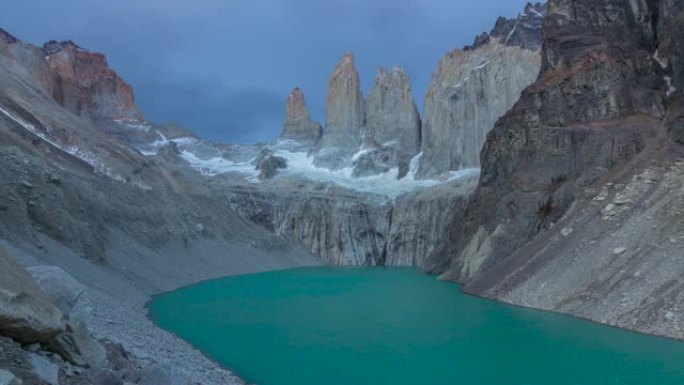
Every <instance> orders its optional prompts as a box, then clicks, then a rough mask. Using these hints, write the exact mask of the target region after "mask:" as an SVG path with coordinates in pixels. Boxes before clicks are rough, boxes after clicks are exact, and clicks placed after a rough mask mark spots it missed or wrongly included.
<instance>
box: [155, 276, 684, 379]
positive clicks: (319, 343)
mask: <svg viewBox="0 0 684 385" xmlns="http://www.w3.org/2000/svg"><path fill="white" fill-rule="evenodd" d="M150 313H151V315H152V317H153V319H154V320H155V321H156V322H157V323H158V324H159V325H160V326H161V327H163V328H165V329H167V330H170V331H172V332H174V333H176V334H177V335H179V336H180V337H182V338H184V339H185V340H187V341H190V342H191V343H193V344H194V345H195V346H197V347H198V348H200V349H201V350H203V351H204V352H205V353H207V354H208V355H209V356H210V357H212V358H213V359H215V360H216V361H218V362H220V363H221V364H223V365H224V366H226V367H228V368H230V369H232V370H234V371H236V372H237V373H238V374H239V375H240V376H241V377H242V378H244V379H245V380H246V381H248V382H250V383H251V382H253V383H257V384H259V385H290V384H292V385H294V384H297V385H385V384H387V385H404V384H406V385H409V384H410V385H423V384H424V385H441V384H454V385H504V384H510V385H551V384H553V385H611V384H621V385H623V384H630V385H631V384H634V385H668V384H672V385H675V384H676V385H681V384H684V343H680V342H676V341H672V340H667V339H662V338H656V337H650V336H646V335H641V334H636V333H631V332H627V331H623V330H618V329H615V328H610V327H606V326H601V325H598V324H594V323H591V322H588V321H583V320H578V319H575V318H571V317H567V316H562V315H557V314H552V313H546V312H541V311H536V310H530V309H522V308H517V307H512V306H508V305H504V304H500V303H496V302H492V301H488V300H484V299H479V298H474V297H470V296H467V295H465V294H462V293H461V292H460V288H459V287H458V286H457V285H454V284H450V283H446V282H440V281H437V280H435V279H434V277H431V276H427V275H424V274H421V273H420V272H417V271H415V270H412V269H382V268H359V269H354V268H330V267H321V268H304V269H294V270H286V271H277V272H268V273H261V274H254V275H245V276H236V277H229V278H224V279H220V280H215V281H208V282H203V283H200V284H198V285H195V286H191V287H189V288H186V289H182V290H179V291H176V292H173V293H169V294H164V295H161V296H158V297H156V298H155V299H154V300H153V301H152V302H151V303H150Z"/></svg>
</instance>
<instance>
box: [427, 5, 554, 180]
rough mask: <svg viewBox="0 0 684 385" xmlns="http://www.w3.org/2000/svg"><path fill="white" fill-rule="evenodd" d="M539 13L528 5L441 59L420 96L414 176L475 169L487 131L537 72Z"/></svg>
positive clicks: (542, 8) (541, 17) (542, 9)
mask: <svg viewBox="0 0 684 385" xmlns="http://www.w3.org/2000/svg"><path fill="white" fill-rule="evenodd" d="M545 13H546V9H545V6H542V5H540V4H537V5H535V6H532V5H528V6H527V7H526V9H525V12H524V13H522V14H521V15H520V16H518V18H516V19H505V18H500V19H499V20H498V21H497V23H496V26H495V27H494V29H493V30H492V32H491V33H490V34H484V35H482V36H480V37H478V38H477V39H476V40H475V43H474V45H472V46H468V47H465V48H464V49H463V50H455V51H453V52H450V53H448V54H447V55H446V56H445V57H444V58H443V59H442V61H441V62H440V63H439V65H438V66H437V69H436V71H435V73H434V74H433V77H432V83H431V84H430V88H429V89H428V93H427V95H426V97H425V106H424V109H423V124H422V128H421V131H422V144H421V152H422V153H423V156H422V158H421V162H420V168H419V170H418V176H419V177H422V178H430V177H435V176H437V175H440V174H442V173H444V172H447V171H450V170H458V169H463V168H476V167H479V164H480V162H479V154H480V150H481V149H482V146H483V145H484V142H485V138H486V135H487V132H489V131H490V130H491V129H492V128H493V127H494V123H496V121H497V120H498V119H499V117H501V116H502V115H503V114H504V113H505V112H506V111H508V110H509V109H510V108H511V107H512V106H513V105H514V104H515V102H516V101H517V100H518V98H519V97H520V92H521V91H522V90H523V89H525V87H527V86H528V85H530V84H531V83H532V82H533V81H534V80H535V79H536V78H537V76H538V74H539V69H540V65H541V56H540V48H541V36H542V23H543V20H544V14H545Z"/></svg>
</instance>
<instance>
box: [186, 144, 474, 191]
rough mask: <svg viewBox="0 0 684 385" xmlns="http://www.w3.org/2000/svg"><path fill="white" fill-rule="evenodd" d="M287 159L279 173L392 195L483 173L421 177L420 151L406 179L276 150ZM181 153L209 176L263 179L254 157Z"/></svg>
mask: <svg viewBox="0 0 684 385" xmlns="http://www.w3.org/2000/svg"><path fill="white" fill-rule="evenodd" d="M366 152H368V150H361V151H359V152H358V153H357V154H355V157H356V158H357V159H358V157H360V156H361V155H363V154H364V153H366ZM273 155H274V156H279V157H282V158H284V159H285V160H287V168H285V169H282V170H280V171H279V173H278V176H277V177H279V178H280V177H301V178H304V179H308V180H312V181H317V182H328V183H333V184H335V185H338V186H340V187H344V188H348V189H350V190H355V191H359V192H364V193H370V194H378V195H383V196H387V197H390V198H395V197H398V196H400V195H402V194H405V193H407V192H410V191H413V190H416V189H419V188H426V187H432V186H436V185H439V184H441V183H445V182H449V181H452V180H456V179H460V178H465V177H471V176H476V175H479V172H480V170H479V169H469V170H461V171H454V172H452V173H450V174H448V175H447V176H445V178H443V179H442V180H436V179H431V180H417V179H416V172H417V171H418V165H419V161H420V155H418V156H416V157H414V158H413V159H412V160H411V164H410V167H409V173H408V175H407V176H406V177H404V178H403V179H397V176H398V174H399V170H398V169H397V168H395V169H392V170H390V171H388V172H386V173H384V174H380V175H374V176H368V177H362V178H355V177H353V176H352V174H353V168H351V167H347V168H343V169H340V170H329V169H327V168H323V167H316V165H315V164H314V157H313V156H312V155H309V154H308V153H306V152H293V151H289V150H285V149H277V150H275V151H274V153H273ZM181 157H182V158H183V159H185V160H186V161H187V162H188V163H189V164H190V165H191V166H192V167H193V168H195V169H196V170H197V171H198V172H199V173H201V174H202V175H205V176H216V175H219V174H223V173H228V172H236V173H240V174H243V175H245V176H246V177H247V180H248V181H249V182H251V183H262V182H261V181H260V180H259V171H258V170H256V168H255V167H254V164H253V162H254V159H251V160H249V161H247V162H233V161H230V160H228V159H225V158H222V157H216V158H212V159H201V158H199V157H198V156H197V155H195V154H194V153H192V152H191V151H181Z"/></svg>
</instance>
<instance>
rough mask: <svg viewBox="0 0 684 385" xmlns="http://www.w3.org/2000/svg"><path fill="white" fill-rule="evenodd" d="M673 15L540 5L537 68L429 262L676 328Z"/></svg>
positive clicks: (677, 150) (491, 138)
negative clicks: (447, 234) (539, 68)
mask: <svg viewBox="0 0 684 385" xmlns="http://www.w3.org/2000/svg"><path fill="white" fill-rule="evenodd" d="M683 15H684V13H682V6H681V5H679V4H675V3H673V2H669V1H644V2H623V1H614V0H601V1H593V0H592V1H589V0H575V1H570V0H553V1H550V2H549V4H548V17H547V19H546V22H545V25H544V43H543V50H542V58H543V61H542V71H541V74H540V76H539V77H538V79H537V80H536V81H535V82H534V83H533V84H532V85H531V86H530V87H528V88H527V89H525V91H524V92H523V93H522V96H521V98H520V100H518V101H517V102H516V104H515V106H514V107H513V108H512V109H511V110H510V111H508V112H507V113H506V114H505V115H504V117H503V118H501V119H500V120H499V121H498V122H497V124H496V126H495V128H494V129H493V131H492V132H491V133H490V134H489V135H488V137H487V141H486V143H485V146H484V150H483V152H482V157H481V162H482V175H481V178H480V182H479V186H478V187H477V189H476V191H475V193H474V195H473V196H472V198H471V200H470V202H469V204H468V208H467V209H466V210H465V214H464V215H463V216H457V217H455V218H454V220H453V223H452V225H451V230H450V234H451V236H450V239H449V242H445V243H444V244H443V247H442V249H441V250H440V251H439V252H436V253H435V254H434V255H433V258H432V259H431V262H430V266H429V269H431V270H432V271H435V272H440V273H442V274H443V277H444V278H449V279H456V280H459V281H461V282H466V283H467V286H466V288H465V289H466V291H468V292H470V293H474V294H478V295H484V296H488V297H491V298H496V299H500V300H503V301H507V302H511V303H515V304H520V305H524V306H531V307H536V308H542V309H548V310H553V311H559V312H563V313H570V314H574V315H578V316H581V317H586V318H589V319H592V320H595V321H598V322H603V323H608V324H611V325H616V326H620V327H625V328H630V329H635V330H640V331H643V332H647V333H654V334H659V335H665V336H669V337H674V338H682V334H681V331H680V329H679V326H678V325H677V320H679V319H681V317H682V313H681V312H682V309H681V308H680V307H679V305H678V304H679V303H681V302H680V301H681V300H682V298H681V296H680V294H679V293H680V291H679V285H680V283H679V278H678V277H679V276H680V275H681V273H682V268H683V267H684V266H682V264H681V263H680V260H679V259H678V258H675V257H674V256H675V255H678V254H679V251H678V250H679V248H680V247H681V244H680V243H681V242H682V238H681V237H680V234H681V232H682V222H681V215H680V212H681V211H680V206H681V204H680V199H681V195H680V192H681V190H680V186H681V183H682V180H683V179H682V176H683V175H682V165H681V161H680V160H679V159H681V158H680V157H681V155H682V148H681V146H680V145H678V144H676V140H678V138H679V133H680V132H681V131H680V127H681V126H680V125H679V124H678V123H677V122H678V121H679V116H680V111H681V101H682V96H681V91H680V90H681V86H682V84H681V77H679V75H678V73H679V67H678V63H680V62H681V60H682V57H681V54H682V51H681V50H679V49H678V48H677V47H678V43H674V42H681V41H682V40H683V39H684V35H682V30H681V28H679V26H678V23H677V22H676V20H679V18H681V17H682V16H683ZM675 25H677V27H675ZM677 79H680V80H677Z"/></svg>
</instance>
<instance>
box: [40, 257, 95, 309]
mask: <svg viewBox="0 0 684 385" xmlns="http://www.w3.org/2000/svg"><path fill="white" fill-rule="evenodd" d="M26 270H28V272H29V273H30V274H31V276H33V278H34V279H35V280H36V282H38V284H39V285H40V288H41V289H43V292H44V293H45V294H46V295H47V297H48V299H50V302H52V304H53V305H55V306H57V308H58V309H59V310H61V311H62V312H63V313H65V314H68V313H69V312H71V309H72V308H73V307H74V305H76V301H77V300H78V298H79V297H80V296H81V294H83V292H84V291H85V286H84V285H83V284H81V283H80V282H78V281H77V280H76V279H75V278H74V277H72V276H71V275H70V274H69V273H67V272H66V271H64V270H62V269H60V268H59V267H57V266H32V267H29V268H27V269H26Z"/></svg>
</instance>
